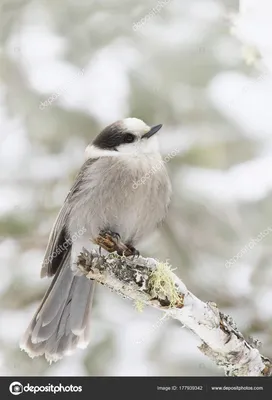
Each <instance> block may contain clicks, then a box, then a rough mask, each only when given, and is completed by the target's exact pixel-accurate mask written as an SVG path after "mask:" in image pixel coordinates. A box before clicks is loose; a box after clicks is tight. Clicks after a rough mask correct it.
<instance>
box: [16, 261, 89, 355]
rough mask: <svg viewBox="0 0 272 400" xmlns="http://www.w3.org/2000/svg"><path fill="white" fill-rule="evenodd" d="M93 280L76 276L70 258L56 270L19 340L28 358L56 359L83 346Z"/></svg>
mask: <svg viewBox="0 0 272 400" xmlns="http://www.w3.org/2000/svg"><path fill="white" fill-rule="evenodd" d="M93 289H94V283H93V282H91V281H89V280H88V279H86V278H85V277H84V276H75V275H74V273H73V271H72V270H71V268H70V257H67V259H66V262H65V264H63V265H62V267H60V270H58V271H57V273H56V275H55V276H54V279H53V281H52V283H51V285H50V287H49V289H48V291H47V292H46V294H45V296H44V298H43V300H42V303H41V305H40V307H39V309H38V310H37V312H36V314H35V315H34V317H33V319H32V321H31V323H30V325H29V327H28V329H27V331H26V333H25V335H24V337H23V339H22V341H21V345H20V347H21V349H23V350H25V351H26V352H27V353H28V354H29V355H30V356H31V357H36V356H40V355H43V354H44V355H45V357H46V359H47V360H48V361H56V360H58V359H60V358H62V357H63V355H64V354H66V353H69V352H71V351H72V350H74V349H75V348H76V347H82V345H83V344H84V345H85V346H86V339H87V338H86V336H87V335H86V334H87V328H88V325H89V323H88V322H89V315H90V310H91V303H92V298H93V291H94V290H93Z"/></svg>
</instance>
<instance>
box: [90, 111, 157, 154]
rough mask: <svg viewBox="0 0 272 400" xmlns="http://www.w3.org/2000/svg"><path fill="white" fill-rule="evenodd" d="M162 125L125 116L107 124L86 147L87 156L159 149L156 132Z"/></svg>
mask: <svg viewBox="0 0 272 400" xmlns="http://www.w3.org/2000/svg"><path fill="white" fill-rule="evenodd" d="M161 127H162V125H161V124H160V125H155V126H152V127H150V126H148V125H147V124H146V123H145V122H143V121H142V120H140V119H137V118H126V119H123V120H120V121H117V122H114V123H113V124H111V125H109V126H107V127H106V128H105V129H103V131H102V132H101V133H99V134H98V135H97V136H96V138H95V139H94V141H93V142H92V144H91V145H89V146H88V147H87V149H86V156H87V158H90V157H95V155H96V156H97V157H100V156H103V155H105V156H106V155H112V156H118V155H121V154H131V155H139V154H144V153H157V152H158V151H159V145H158V140H157V137H156V135H155V134H156V133H157V132H158V131H159V130H160V129H161Z"/></svg>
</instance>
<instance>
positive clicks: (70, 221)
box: [21, 118, 171, 361]
mask: <svg viewBox="0 0 272 400" xmlns="http://www.w3.org/2000/svg"><path fill="white" fill-rule="evenodd" d="M147 128H148V127H147V125H145V124H144V123H143V122H142V121H140V120H136V119H132V118H130V119H127V120H124V121H118V122H117V123H115V124H112V125H111V126H109V127H108V128H106V129H108V131H107V130H106V132H105V130H104V131H102V133H101V134H100V135H98V137H97V138H96V139H95V140H94V142H93V144H92V145H90V146H89V148H88V149H89V151H88V154H87V156H88V157H90V158H88V159H87V161H86V162H85V163H84V165H83V166H82V168H81V170H80V172H79V174H78V176H77V178H76V180H75V183H74V185H73V187H72V188H71V190H70V192H69V194H68V196H67V198H66V200H65V202H64V205H63V207H62V209H61V211H60V213H59V215H58V217H57V220H56V222H55V225H54V227H53V229H52V232H51V234H50V237H49V242H48V246H47V249H46V253H45V257H44V262H43V266H42V271H41V276H42V277H43V276H53V275H54V278H53V281H52V283H51V285H50V287H49V289H48V290H47V292H46V294H45V296H44V298H43V300H42V303H41V305H40V307H39V308H38V310H37V312H36V314H35V315H34V317H33V319H32V321H31V323H30V325H29V327H28V329H27V331H26V333H25V335H24V337H23V340H22V342H21V348H22V349H24V350H25V351H26V352H27V353H28V354H29V355H30V356H31V357H35V356H39V355H43V354H44V355H45V357H46V358H47V360H49V361H56V360H58V359H60V358H61V357H63V355H65V354H67V353H69V352H71V351H72V350H74V349H75V348H76V347H84V346H85V345H86V344H87V342H88V326H89V317H90V310H91V303H92V298H93V293H94V283H93V282H92V281H89V280H87V279H86V278H85V277H84V276H79V275H77V274H76V273H75V270H76V261H77V257H78V255H79V253H80V251H81V250H82V248H83V247H86V248H91V247H93V245H92V244H91V241H92V240H94V239H95V238H96V237H97V236H98V235H99V233H100V232H101V231H103V230H110V231H112V232H116V233H118V234H119V235H120V236H121V240H122V241H123V242H124V243H126V244H128V245H131V246H133V247H135V246H136V245H137V244H138V242H139V241H140V240H142V239H143V238H144V237H145V236H146V235H148V234H150V233H151V232H152V231H153V230H154V229H155V228H156V226H157V225H158V223H160V222H161V221H162V220H163V219H164V218H165V215H166V212H167V208H168V205H169V201H170V195H171V185H170V182H169V178H168V174H167V171H166V168H165V166H164V164H163V163H162V161H161V156H160V154H159V152H158V150H157V147H156V146H155V150H152V148H150V149H149V147H148V148H147V140H148V141H150V142H151V140H153V139H149V136H148V138H144V136H143V135H144V133H146V132H148V129H147ZM149 129H150V128H149ZM158 129H159V128H157V130H158ZM128 132H129V134H131V133H133V134H132V136H134V139H133V143H131V144H130V143H129V142H128V140H130V141H131V140H132V138H130V139H129V137H128V136H126V135H127V134H128ZM152 135H153V133H152ZM150 136H151V134H150ZM122 137H124V138H126V139H124V142H123V141H122ZM117 141H118V143H117ZM154 145H155V140H154ZM148 146H149V144H148ZM144 149H146V150H144ZM132 150H133V151H132ZM117 153H118V154H117ZM156 165H157V166H159V168H157V169H156V172H155V173H153V174H152V173H151V171H152V169H153V170H154V166H156ZM147 173H150V174H151V176H150V177H149V179H146V182H145V184H140V185H137V188H135V186H133V185H134V182H139V181H140V180H141V179H142V178H143V176H145V174H147ZM80 232H81V233H82V232H83V233H82V234H79V233H80ZM75 234H76V239H75ZM74 239H75V240H74ZM64 245H65V246H64ZM58 249H59V250H58ZM60 249H62V250H61V251H60Z"/></svg>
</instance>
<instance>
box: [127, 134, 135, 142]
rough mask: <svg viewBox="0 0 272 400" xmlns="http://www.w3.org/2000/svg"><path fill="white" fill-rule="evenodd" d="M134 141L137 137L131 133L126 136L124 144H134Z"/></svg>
mask: <svg viewBox="0 0 272 400" xmlns="http://www.w3.org/2000/svg"><path fill="white" fill-rule="evenodd" d="M134 140H135V136H134V135H132V134H131V133H127V134H126V135H125V136H124V142H125V143H132V142H134Z"/></svg>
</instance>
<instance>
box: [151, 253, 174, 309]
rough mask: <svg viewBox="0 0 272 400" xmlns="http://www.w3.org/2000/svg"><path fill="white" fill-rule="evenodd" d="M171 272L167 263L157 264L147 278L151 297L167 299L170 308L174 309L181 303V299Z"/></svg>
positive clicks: (171, 269)
mask: <svg viewBox="0 0 272 400" xmlns="http://www.w3.org/2000/svg"><path fill="white" fill-rule="evenodd" d="M173 271H174V269H173V268H172V267H171V265H170V264H169V263H168V262H167V261H166V262H165V263H162V262H159V263H158V265H157V267H156V269H155V270H154V271H153V272H152V273H151V275H150V278H149V287H150V292H151V295H152V297H158V298H159V299H162V298H165V299H167V300H168V301H169V303H170V307H175V306H176V305H177V304H181V303H182V297H181V295H180V293H179V292H178V290H177V288H176V285H175V282H174V280H173V274H172V272H173Z"/></svg>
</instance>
